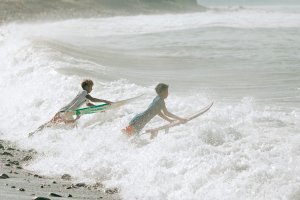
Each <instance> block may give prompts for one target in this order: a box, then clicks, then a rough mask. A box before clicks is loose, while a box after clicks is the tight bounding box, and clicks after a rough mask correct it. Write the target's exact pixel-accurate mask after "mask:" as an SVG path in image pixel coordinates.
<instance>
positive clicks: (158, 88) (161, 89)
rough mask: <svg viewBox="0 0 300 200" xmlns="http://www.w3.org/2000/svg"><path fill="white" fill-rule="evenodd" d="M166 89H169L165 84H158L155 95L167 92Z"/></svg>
mask: <svg viewBox="0 0 300 200" xmlns="http://www.w3.org/2000/svg"><path fill="white" fill-rule="evenodd" d="M168 88H169V86H168V85H167V84H164V83H159V84H157V86H156V87H155V91H156V93H157V94H160V93H161V92H163V91H165V90H167V89H168Z"/></svg>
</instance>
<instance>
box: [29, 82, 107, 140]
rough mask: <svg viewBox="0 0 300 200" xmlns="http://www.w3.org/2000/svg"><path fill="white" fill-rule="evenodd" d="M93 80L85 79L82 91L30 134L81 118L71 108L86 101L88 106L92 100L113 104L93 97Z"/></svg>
mask: <svg viewBox="0 0 300 200" xmlns="http://www.w3.org/2000/svg"><path fill="white" fill-rule="evenodd" d="M93 85H94V83H93V81H92V80H84V81H83V82H82V83H81V87H82V91H81V92H79V93H78V94H77V96H76V97H75V98H74V99H73V100H72V101H71V102H70V103H69V104H67V105H66V106H64V107H62V108H61V109H60V110H59V111H58V112H57V113H56V114H55V115H54V117H53V118H52V119H51V120H50V121H49V122H47V123H45V124H43V125H42V126H40V127H39V128H38V129H37V130H36V131H34V132H32V133H30V134H29V136H31V135H33V134H34V133H35V132H38V131H41V130H43V129H44V128H45V127H50V126H52V125H54V124H58V123H64V124H72V123H74V122H75V121H76V120H78V119H79V118H80V115H76V118H75V119H74V118H73V115H72V113H71V112H68V111H71V110H75V109H77V108H79V107H81V106H82V105H83V104H84V103H86V105H87V106H94V104H92V103H90V101H92V102H104V103H106V104H109V105H110V104H112V103H113V102H111V101H107V100H104V99H97V98H94V97H92V96H91V95H90V94H89V93H90V92H91V91H92V90H93Z"/></svg>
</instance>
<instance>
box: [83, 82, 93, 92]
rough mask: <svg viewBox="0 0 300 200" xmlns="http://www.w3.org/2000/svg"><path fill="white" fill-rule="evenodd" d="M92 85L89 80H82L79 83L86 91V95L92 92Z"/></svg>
mask: <svg viewBox="0 0 300 200" xmlns="http://www.w3.org/2000/svg"><path fill="white" fill-rule="evenodd" d="M93 85H94V82H93V81H92V80H89V79H87V80H84V81H82V83H81V87H82V89H83V90H86V91H87V92H88V93H90V92H91V91H92V90H93Z"/></svg>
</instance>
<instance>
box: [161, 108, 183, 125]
mask: <svg viewBox="0 0 300 200" xmlns="http://www.w3.org/2000/svg"><path fill="white" fill-rule="evenodd" d="M163 112H164V114H165V115H166V116H167V117H170V118H173V119H177V120H179V121H181V122H186V119H183V118H181V117H178V116H177V115H174V114H173V113H170V112H169V111H168V110H167V108H166V107H164V108H163Z"/></svg>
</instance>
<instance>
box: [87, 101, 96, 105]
mask: <svg viewBox="0 0 300 200" xmlns="http://www.w3.org/2000/svg"><path fill="white" fill-rule="evenodd" d="M86 105H87V106H94V105H95V104H92V103H90V102H88V103H86Z"/></svg>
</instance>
